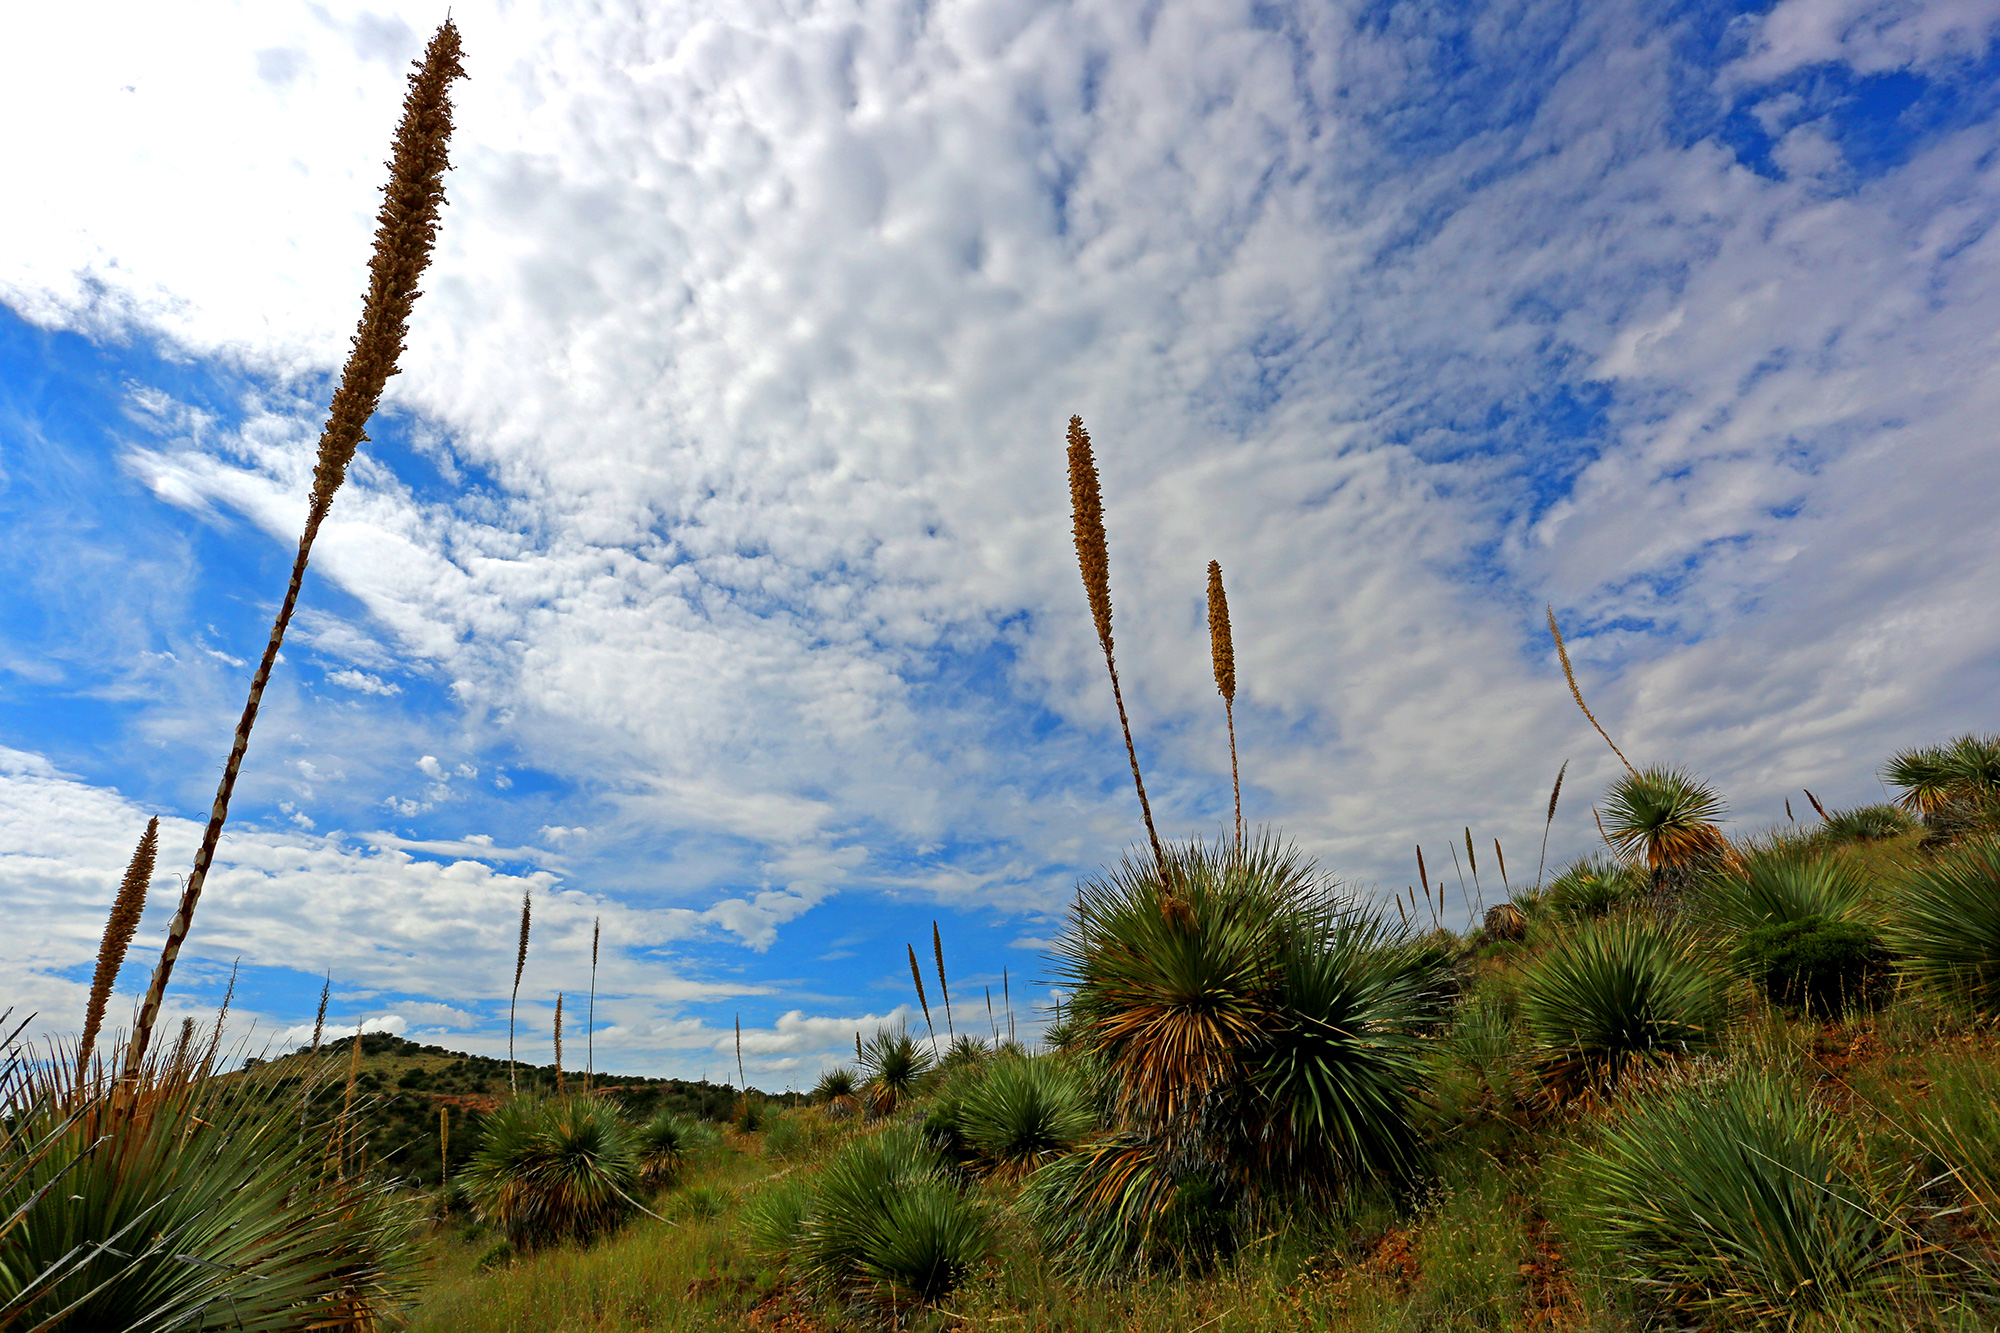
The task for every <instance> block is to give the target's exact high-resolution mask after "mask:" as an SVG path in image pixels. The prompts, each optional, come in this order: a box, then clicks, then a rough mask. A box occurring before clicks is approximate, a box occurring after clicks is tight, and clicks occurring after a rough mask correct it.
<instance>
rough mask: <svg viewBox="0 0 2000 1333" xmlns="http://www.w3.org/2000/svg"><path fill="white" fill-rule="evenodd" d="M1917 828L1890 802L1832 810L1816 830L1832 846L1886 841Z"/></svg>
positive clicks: (1910, 819)
mask: <svg viewBox="0 0 2000 1333" xmlns="http://www.w3.org/2000/svg"><path fill="white" fill-rule="evenodd" d="M1916 831H1917V821H1916V820H1914V819H1912V818H1910V816H1909V815H1908V814H1906V813H1905V812H1904V811H1903V810H1902V809H1901V808H1900V807H1898V806H1894V805H1864V806H1859V807H1857V808H1855V809H1853V810H1836V811H1834V812H1833V813H1832V814H1830V815H1828V816H1827V818H1826V822H1825V824H1824V825H1823V826H1822V827H1821V828H1820V829H1819V830H1818V836H1819V838H1820V840H1821V841H1822V842H1826V843H1829V844H1833V845H1836V846H1837V845H1839V844H1841V843H1849V842H1886V841H1888V840H1889V839H1890V838H1900V837H1902V836H1903V835H1904V834H1907V833H1915V832H1916Z"/></svg>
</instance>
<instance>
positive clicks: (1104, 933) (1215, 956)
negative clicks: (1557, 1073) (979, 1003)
mask: <svg viewBox="0 0 2000 1333" xmlns="http://www.w3.org/2000/svg"><path fill="white" fill-rule="evenodd" d="M1167 858H1168V864H1167V881H1168V884H1167V886H1166V887H1163V886H1162V884H1161V877H1160V871H1159V869H1158V868H1157V867H1156V866H1155V865H1154V864H1153V863H1152V862H1151V861H1150V860H1147V861H1135V860H1133V859H1131V858H1127V859H1126V860H1125V861H1124V862H1122V863H1121V864H1120V865H1119V866H1118V867H1117V869H1116V870H1115V871H1114V872H1112V873H1111V874H1110V875H1109V876H1106V877H1105V878H1102V879H1098V880H1093V881H1089V882H1087V883H1085V884H1083V885H1082V886H1080V889H1079V894H1078V908H1077V912H1076V914H1075V918H1074V920H1073V922H1072V924H1071V926H1070V927H1069V928H1068V929H1066V930H1065V931H1064V932H1063V934H1062V935H1061V936H1060V937H1059V938H1058V940H1057V942H1056V945H1055V947H1054V953H1055V955H1056V959H1057V965H1058V975H1059V977H1060V979H1061V980H1062V981H1064V982H1066V983H1068V985H1069V987H1070V990H1071V994H1072V999H1071V1002H1070V1004H1069V1006H1068V1011H1069V1013H1070V1014H1071V1015H1072V1016H1073V1017H1072V1021H1073V1022H1074V1023H1075V1024H1076V1025H1077V1026H1078V1028H1079V1030H1080V1031H1079V1036H1078V1037H1077V1039H1076V1043H1075V1049H1076V1053H1077V1055H1078V1056H1080V1057H1083V1058H1087V1059H1089V1060H1091V1061H1093V1062H1101V1063H1102V1066H1103V1067H1104V1069H1105V1072H1106V1077H1107V1084H1108V1086H1109V1087H1110V1088H1111V1089H1112V1093H1113V1098H1112V1099H1113V1106H1112V1108H1111V1109H1112V1112H1113V1117H1114V1119H1116V1120H1118V1121H1120V1122H1122V1123H1123V1124H1124V1125H1125V1126H1127V1127H1129V1128H1131V1129H1132V1130H1133V1131H1134V1132H1135V1133H1138V1134H1140V1135H1141V1136H1143V1137H1149V1138H1151V1139H1154V1140H1157V1141H1158V1142H1159V1143H1160V1144H1161V1145H1162V1146H1163V1147H1164V1148H1166V1149H1168V1150H1170V1151H1171V1153H1172V1154H1173V1155H1175V1156H1176V1158H1177V1159H1183V1160H1185V1161H1187V1162H1188V1163H1189V1167H1188V1170H1190V1171H1193V1170H1194V1164H1195V1163H1196V1162H1198V1161H1199V1162H1205V1163H1206V1164H1207V1165H1206V1166H1205V1167H1204V1168H1203V1170H1202V1171H1199V1172H1196V1174H1205V1173H1209V1172H1210V1171H1211V1170H1212V1173H1213V1174H1215V1175H1217V1176H1218V1177H1220V1178H1228V1179H1232V1180H1240V1181H1242V1182H1244V1183H1245V1184H1246V1185H1247V1186H1248V1187H1249V1188H1250V1189H1251V1190H1252V1191H1253V1192H1258V1191H1263V1190H1265V1189H1271V1190H1275V1191H1277V1192H1280V1193H1283V1194H1287V1195H1289V1194H1292V1193H1295V1192H1296V1191H1297V1190H1298V1189H1299V1188H1301V1187H1302V1186H1303V1187H1309V1188H1313V1187H1316V1188H1322V1189H1324V1188H1334V1187H1337V1186H1338V1185H1339V1184H1340V1183H1342V1182H1344V1181H1346V1180H1349V1179H1351V1178H1353V1177H1355V1176H1357V1175H1372V1174H1378V1173H1384V1172H1388V1173H1393V1172H1396V1171H1399V1170H1401V1169H1402V1167H1403V1166H1404V1165H1405V1164H1406V1161H1407V1154H1408V1148H1409V1146H1410V1144H1411V1142H1412V1136H1411V1133H1410V1130H1409V1124H1408V1103H1409V1095H1408V1093H1409V1088H1410V1086H1411V1084H1412V1082H1413V1079H1414V1075H1415V1069H1416V1064H1417V1044H1416V1040H1415V1038H1414V1036H1413V1032H1412V1030H1413V1027H1414V1025H1415V1024H1416V1023H1417V1021H1418V1020H1419V1019H1420V1018H1421V1017H1422V1016H1423V1002H1424V999H1425V995H1424V989H1423V988H1424V986H1425V985H1426V980H1427V978H1428V977H1429V976H1431V973H1430V971H1429V970H1428V969H1426V968H1424V967H1421V966H1413V965H1412V961H1411V954H1410V951H1409V950H1408V949H1407V948H1406V947H1405V945H1406V941H1405V940H1403V939H1401V938H1399V937H1395V936H1392V935H1391V934H1390V933H1389V932H1387V931H1386V930H1385V929H1383V928H1382V927H1381V926H1380V925H1378V924H1376V923H1375V922H1373V921H1372V920H1370V919H1368V918H1365V917H1363V916H1362V915H1361V914H1360V912H1359V909H1358V908H1356V907H1355V906H1354V905H1353V904H1351V903H1348V902H1344V901H1342V900H1341V899H1340V898H1338V897H1337V896H1336V893H1335V887H1334V885H1333V884H1332V883H1331V882H1330V881H1329V880H1327V879H1326V878H1325V877H1324V876H1322V875H1321V874H1320V872H1319V871H1318V869H1317V868H1316V867H1315V866H1314V865H1313V864H1312V863H1311V862H1310V861H1308V860H1306V859H1305V858H1303V857H1302V856H1300V855H1299V854H1298V853H1297V852H1295V851H1293V850H1291V849H1289V848H1286V847H1284V846H1281V845H1280V844H1278V843H1277V842H1275V841H1274V840H1272V839H1269V838H1265V839H1260V840H1259V841H1257V842H1255V843H1253V844H1250V845H1248V846H1246V847H1245V848H1244V849H1242V851H1241V852H1238V851H1236V850H1235V849H1234V848H1233V847H1230V846H1227V845H1221V846H1210V845H1208V844H1204V843H1201V842H1198V841H1197V842H1193V843H1188V844H1183V845H1179V846H1175V847H1170V848H1168V849H1167Z"/></svg>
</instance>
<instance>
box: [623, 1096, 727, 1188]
mask: <svg viewBox="0 0 2000 1333" xmlns="http://www.w3.org/2000/svg"><path fill="white" fill-rule="evenodd" d="M717 1137H718V1136H717V1134H716V1130H715V1126H713V1125H710V1124H706V1123H704V1122H703V1121H700V1120H696V1119H695V1118H694V1117H692V1116H685V1115H681V1114H679V1113H678V1112H675V1111H663V1112H661V1113H660V1114H659V1115H657V1116H654V1117H653V1118H652V1119H651V1120H649V1121H647V1122H646V1123H645V1124H644V1125H642V1126H640V1127H639V1130H638V1132H637V1133H636V1134H635V1135H634V1136H633V1139H634V1142H633V1147H634V1150H635V1151H636V1152H637V1154H638V1159H639V1180H640V1183H641V1184H643V1185H644V1186H645V1187H646V1188H648V1189H664V1188H665V1187H667V1186H669V1185H672V1184H674V1183H676V1182H677V1181H679V1180H680V1178H681V1176H682V1174H683V1173H685V1172H686V1171H687V1169H688V1168H689V1167H690V1166H692V1165H693V1164H694V1163H695V1162H696V1161H698V1160H699V1159H700V1158H701V1156H702V1155H703V1154H704V1153H706V1152H709V1151H710V1150H712V1149H713V1148H714V1147H715V1146H716V1142H717Z"/></svg>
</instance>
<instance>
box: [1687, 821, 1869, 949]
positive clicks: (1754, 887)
mask: <svg viewBox="0 0 2000 1333" xmlns="http://www.w3.org/2000/svg"><path fill="white" fill-rule="evenodd" d="M1868 888H1869V886H1868V880H1867V877H1866V874H1865V872H1864V871H1863V869H1862V867H1861V866H1860V865H1859V864H1858V863H1857V862H1855V860H1854V859H1853V858H1852V857H1850V856H1846V855H1829V854H1826V853H1824V852H1821V851H1818V850H1816V849H1815V848H1814V847H1813V846H1812V845H1811V844H1810V843H1809V842H1800V841H1787V842H1783V843H1779V844H1776V845H1773V846H1769V847H1762V848H1758V849H1757V850H1755V851H1753V852H1751V853H1750V854H1749V855H1748V856H1745V857H1744V858H1743V859H1742V861H1741V862H1739V863H1738V864H1737V865H1735V866H1734V867H1731V868H1730V869H1728V870H1726V871H1723V872H1719V873H1717V874H1715V875H1712V876H1710V877H1709V878H1708V879H1707V880H1706V882H1705V883H1704V884H1703V886H1702V890H1701V892H1700V894H1699V896H1698V900H1697V910H1698V911H1699V912H1700V913H1701V914H1702V915H1703V916H1704V917H1706V918H1707V919H1708V920H1709V921H1711V922H1713V923H1714V924H1716V925H1718V926H1720V927H1721V928H1722V929H1724V930H1727V931H1731V932H1734V933H1737V934H1741V933H1743V932H1745V931H1750V930H1756V929H1758V928H1759V927H1762V926H1774V925H1788V924H1792V923H1795V922H1803V921H1859V920H1861V919H1863V917H1864V916H1865V915H1866V911H1867V905H1868Z"/></svg>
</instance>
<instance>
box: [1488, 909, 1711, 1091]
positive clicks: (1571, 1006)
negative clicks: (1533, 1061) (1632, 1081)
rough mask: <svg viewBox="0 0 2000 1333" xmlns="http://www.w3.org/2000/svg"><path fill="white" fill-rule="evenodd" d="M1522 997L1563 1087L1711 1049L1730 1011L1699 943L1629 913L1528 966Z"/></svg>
mask: <svg viewBox="0 0 2000 1333" xmlns="http://www.w3.org/2000/svg"><path fill="white" fill-rule="evenodd" d="M1520 1003H1521V1016H1522V1019H1523V1021H1524V1022H1525V1024H1526V1026H1527V1028H1528V1031H1529V1033H1530V1035H1531V1036H1532V1037H1533V1038H1534V1040H1535V1042H1536V1044H1537V1046H1538V1047H1539V1048H1540V1051H1541V1054H1542V1058H1543V1068H1544V1070H1545V1072H1546V1075H1547V1077H1548V1079H1549V1083H1550V1087H1551V1090H1552V1091H1553V1092H1555V1093H1556V1094H1558V1095H1567V1094H1571V1093H1574V1092H1577V1091H1580V1090H1582V1089H1583V1088H1585V1087H1589V1086H1595V1087H1599V1088H1606V1087H1609V1086H1610V1085H1612V1084H1613V1083H1615V1082H1616V1081H1617V1080H1618V1079H1619V1077H1620V1076H1622V1075H1623V1073H1624V1072H1625V1070H1626V1069H1627V1068H1628V1067H1629V1066H1631V1065H1632V1064H1634V1063H1637V1062H1650V1061H1655V1060H1660V1059H1663V1058H1666V1057H1668V1056H1672V1055H1680V1054H1684V1053H1687V1052H1691V1051H1698V1050H1702V1049H1705V1048H1707V1047H1708V1046H1710V1045H1712V1044H1714V1043H1715V1041H1716V1040H1717V1039H1718V1037H1719V1036H1720V1035H1721V1033H1720V1028H1721V1024H1722V1020H1723V1017H1724V1009H1723V1003H1722V991H1721V987H1720V985H1719V978H1717V976H1716V975H1715V974H1714V972H1713V971H1711V970H1710V969H1709V967H1708V966H1707V965H1706V964H1704V963H1703V962H1702V961H1700V960H1699V959H1697V957H1696V956H1695V953H1694V950H1693V947H1692V943H1691V941H1690V940H1689V939H1688V938H1687V937H1685V936H1682V935H1680V934H1678V933H1676V932H1673V931H1670V930H1663V929H1661V928H1659V927H1656V926H1652V925H1650V924H1648V923H1645V922H1642V921H1637V920H1633V919H1631V918H1619V919H1613V920H1609V921H1603V922H1598V923H1595V924H1593V925H1588V926H1585V927H1584V928H1582V929H1581V930H1579V931H1577V932H1576V933H1575V934H1573V935H1571V936H1569V937H1568V938H1566V939H1563V940H1561V941H1560V942H1558V943H1557V944H1556V945H1555V946H1554V947H1553V948H1552V949H1550V950H1549V952H1548V953H1546V954H1544V955H1543V956H1542V957H1541V958H1539V959H1537V960H1536V962H1535V963H1534V964H1533V965H1532V966H1531V967H1530V968H1529V969H1528V971H1527V973H1526V975H1525V976H1524V978H1523V980H1522V983H1521V1001H1520Z"/></svg>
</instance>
